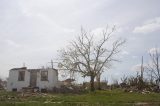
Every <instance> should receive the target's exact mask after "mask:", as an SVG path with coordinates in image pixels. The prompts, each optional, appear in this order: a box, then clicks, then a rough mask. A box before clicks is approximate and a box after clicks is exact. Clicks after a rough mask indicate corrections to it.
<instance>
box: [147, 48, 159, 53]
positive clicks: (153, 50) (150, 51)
mask: <svg viewBox="0 0 160 106" xmlns="http://www.w3.org/2000/svg"><path fill="white" fill-rule="evenodd" d="M148 52H149V53H151V54H155V53H156V52H157V53H158V54H160V48H151V49H150V50H149V51H148Z"/></svg>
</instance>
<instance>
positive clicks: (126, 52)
mask: <svg viewBox="0 0 160 106" xmlns="http://www.w3.org/2000/svg"><path fill="white" fill-rule="evenodd" d="M121 54H122V55H129V52H128V51H122V52H121Z"/></svg>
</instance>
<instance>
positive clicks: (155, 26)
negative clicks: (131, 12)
mask: <svg viewBox="0 0 160 106" xmlns="http://www.w3.org/2000/svg"><path fill="white" fill-rule="evenodd" d="M157 30H160V17H157V18H154V19H151V20H148V21H146V22H145V23H144V25H142V26H137V27H135V28H134V30H133V33H143V34H146V33H151V32H154V31H157Z"/></svg>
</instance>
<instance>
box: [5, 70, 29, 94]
mask: <svg viewBox="0 0 160 106" xmlns="http://www.w3.org/2000/svg"><path fill="white" fill-rule="evenodd" d="M19 71H25V77H24V79H25V80H24V81H18V74H19ZM28 76H30V73H29V72H28V71H27V70H25V69H21V70H10V72H9V78H8V82H7V90H8V91H12V89H13V88H17V91H20V90H21V88H22V87H28V86H29V83H30V79H29V77H28Z"/></svg>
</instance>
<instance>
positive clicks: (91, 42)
mask: <svg viewBox="0 0 160 106" xmlns="http://www.w3.org/2000/svg"><path fill="white" fill-rule="evenodd" d="M109 30H110V29H109V28H106V29H105V30H103V31H102V33H101V35H95V34H93V33H91V32H87V31H85V30H84V29H83V28H82V29H81V34H80V35H79V36H78V37H77V38H76V40H74V41H72V42H71V44H70V45H69V46H68V47H67V48H66V49H62V50H61V51H60V52H61V56H60V57H61V59H62V61H61V63H60V64H61V65H60V66H61V67H63V68H66V69H68V70H70V71H71V72H78V73H80V74H81V75H82V76H83V77H90V89H91V91H94V90H95V87H94V80H95V77H96V76H97V75H99V73H102V69H103V72H104V71H105V70H106V69H109V68H110V66H111V62H113V61H118V60H117V59H115V56H116V55H117V54H118V53H119V52H120V47H121V46H122V45H123V44H124V42H125V40H122V39H116V40H114V39H113V34H112V33H113V32H114V31H115V26H114V27H112V28H111V31H109ZM95 36H99V38H100V40H98V39H99V38H98V39H97V38H95ZM109 45H110V46H109ZM107 46H108V47H107Z"/></svg>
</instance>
